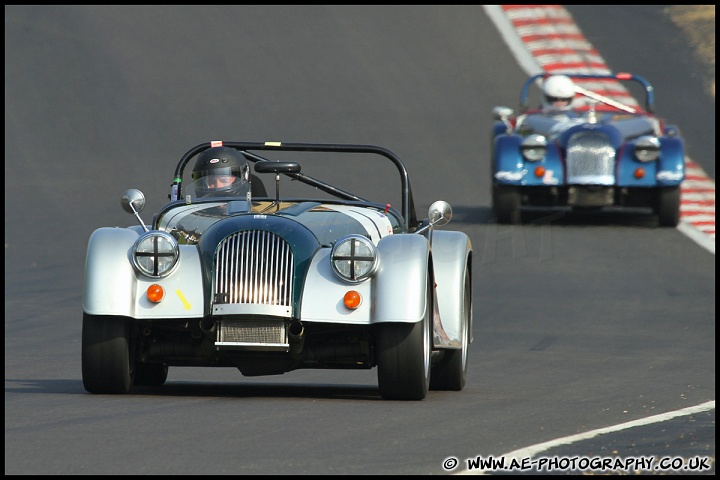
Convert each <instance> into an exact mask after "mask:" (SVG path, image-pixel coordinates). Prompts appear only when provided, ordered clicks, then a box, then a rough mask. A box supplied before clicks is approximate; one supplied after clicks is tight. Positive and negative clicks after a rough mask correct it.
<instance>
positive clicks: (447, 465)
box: [443, 457, 458, 470]
mask: <svg viewBox="0 0 720 480" xmlns="http://www.w3.org/2000/svg"><path fill="white" fill-rule="evenodd" d="M457 466H458V459H457V458H455V457H450V458H446V459H445V461H444V462H443V468H444V469H445V470H453V469H454V468H455V467H457Z"/></svg>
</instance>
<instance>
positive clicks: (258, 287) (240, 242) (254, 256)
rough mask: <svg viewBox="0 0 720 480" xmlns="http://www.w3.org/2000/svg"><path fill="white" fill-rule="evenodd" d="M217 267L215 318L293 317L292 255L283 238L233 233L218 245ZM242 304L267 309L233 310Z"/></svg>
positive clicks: (273, 235) (263, 233) (270, 235)
mask: <svg viewBox="0 0 720 480" xmlns="http://www.w3.org/2000/svg"><path fill="white" fill-rule="evenodd" d="M214 267H215V268H214V271H215V277H214V278H213V303H214V305H215V307H217V308H215V313H216V314H233V313H266V314H272V315H283V316H287V315H289V314H290V307H291V305H292V277H293V253H292V249H291V248H290V245H288V243H287V242H285V240H283V239H282V238H280V237H278V236H277V235H275V234H273V233H270V232H265V231H262V230H248V231H243V232H237V233H234V234H232V235H230V236H229V237H227V238H225V239H223V241H222V242H220V244H219V245H218V247H217V249H216V251H215V261H214ZM239 304H242V305H257V306H267V307H268V308H261V309H260V310H254V311H253V310H252V309H250V310H248V309H244V310H242V311H236V310H234V309H233V308H231V307H232V305H239Z"/></svg>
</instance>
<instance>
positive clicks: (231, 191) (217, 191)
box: [192, 147, 250, 197]
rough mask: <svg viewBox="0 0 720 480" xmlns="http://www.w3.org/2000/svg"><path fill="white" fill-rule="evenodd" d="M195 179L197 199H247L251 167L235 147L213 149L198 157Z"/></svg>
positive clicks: (193, 175)
mask: <svg viewBox="0 0 720 480" xmlns="http://www.w3.org/2000/svg"><path fill="white" fill-rule="evenodd" d="M192 180H193V188H194V189H195V195H196V196H198V197H226V196H233V197H247V194H248V192H250V165H249V164H248V161H247V160H246V159H245V157H244V156H243V155H242V154H241V153H240V152H238V151H237V150H235V149H234V148H230V147H212V148H209V149H207V150H205V151H204V152H202V153H201V154H200V155H198V157H197V160H195V167H193V171H192Z"/></svg>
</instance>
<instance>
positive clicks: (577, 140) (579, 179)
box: [565, 132, 615, 185]
mask: <svg viewBox="0 0 720 480" xmlns="http://www.w3.org/2000/svg"><path fill="white" fill-rule="evenodd" d="M565 163H566V165H567V183H568V184H570V185H614V184H615V149H614V148H613V146H612V144H611V143H610V139H609V138H608V137H607V136H605V135H604V134H602V133H597V132H582V133H577V134H575V135H573V136H572V137H570V140H569V141H568V145H567V157H566V159H565Z"/></svg>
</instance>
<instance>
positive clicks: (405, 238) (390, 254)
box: [300, 234, 430, 324]
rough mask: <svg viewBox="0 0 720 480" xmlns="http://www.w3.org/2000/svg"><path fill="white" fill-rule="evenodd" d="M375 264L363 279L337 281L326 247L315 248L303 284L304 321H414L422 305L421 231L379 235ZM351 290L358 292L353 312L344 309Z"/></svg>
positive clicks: (424, 250) (425, 251)
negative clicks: (346, 296) (358, 296)
mask: <svg viewBox="0 0 720 480" xmlns="http://www.w3.org/2000/svg"><path fill="white" fill-rule="evenodd" d="M377 250H378V257H379V262H380V263H379V266H378V271H377V272H376V273H375V275H374V276H373V277H372V278H371V279H369V280H367V281H365V282H362V283H359V284H350V283H346V282H343V281H341V280H340V279H338V278H337V276H336V275H335V273H334V272H333V271H332V267H331V265H330V251H331V249H330V248H321V249H320V250H318V251H317V252H316V253H315V255H314V257H313V259H312V261H311V262H310V266H309V268H308V271H307V275H306V276H305V281H304V284H303V293H302V302H301V307H300V320H301V321H303V322H320V323H348V324H371V323H382V322H417V321H419V320H420V319H422V318H423V315H424V314H425V308H426V305H425V304H426V299H425V285H426V283H425V282H426V281H427V271H428V268H427V266H428V264H427V262H428V256H429V251H430V250H429V244H428V241H427V239H426V238H425V237H423V236H422V235H414V234H402V235H388V236H386V237H383V238H382V239H381V240H380V242H379V243H378V246H377ZM349 290H355V291H357V292H358V293H360V295H361V296H362V299H363V300H362V303H361V304H360V306H359V307H358V308H357V309H355V310H350V309H348V308H347V307H345V305H344V303H343V297H344V295H345V293H347V292H348V291H349Z"/></svg>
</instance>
